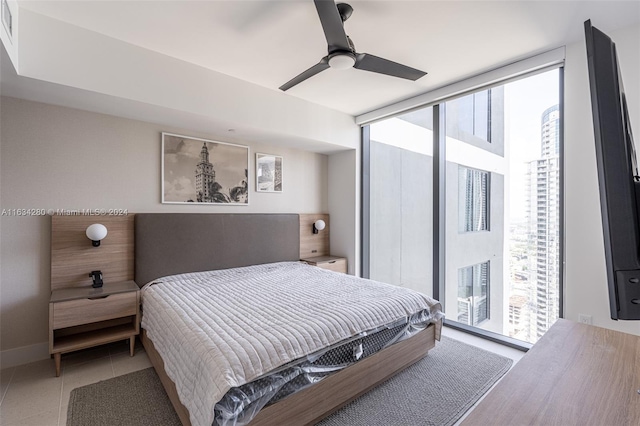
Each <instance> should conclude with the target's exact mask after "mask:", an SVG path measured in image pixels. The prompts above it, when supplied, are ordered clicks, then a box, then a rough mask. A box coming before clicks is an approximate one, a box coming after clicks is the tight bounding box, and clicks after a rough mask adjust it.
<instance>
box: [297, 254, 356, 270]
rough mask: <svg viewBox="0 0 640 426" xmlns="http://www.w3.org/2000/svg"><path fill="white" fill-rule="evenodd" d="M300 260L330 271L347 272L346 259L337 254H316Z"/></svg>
mask: <svg viewBox="0 0 640 426" xmlns="http://www.w3.org/2000/svg"><path fill="white" fill-rule="evenodd" d="M300 260H301V261H303V262H305V263H307V264H309V265H312V266H317V267H318V268H322V269H328V270H330V271H335V272H342V273H343V274H346V273H347V259H346V258H344V257H338V256H316V257H307V258H305V259H300Z"/></svg>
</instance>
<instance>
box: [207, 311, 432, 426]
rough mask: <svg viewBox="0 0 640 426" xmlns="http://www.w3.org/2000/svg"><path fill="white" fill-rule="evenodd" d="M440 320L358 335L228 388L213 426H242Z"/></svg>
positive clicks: (423, 316) (420, 316) (417, 318)
mask: <svg viewBox="0 0 640 426" xmlns="http://www.w3.org/2000/svg"><path fill="white" fill-rule="evenodd" d="M437 319H439V318H434V317H433V316H432V315H431V314H430V313H429V311H428V310H424V311H420V312H418V313H415V314H413V315H412V316H410V317H408V318H403V319H402V320H399V321H396V322H394V323H391V324H387V325H385V326H381V327H378V328H376V329H373V330H369V331H367V332H363V333H359V334H357V335H355V336H353V337H351V338H349V339H348V340H343V341H341V342H339V343H337V344H335V345H333V346H329V347H327V348H324V349H322V350H320V351H317V352H315V353H312V354H310V355H307V356H306V357H303V358H299V359H297V360H295V361H293V362H291V363H289V364H286V365H284V366H282V367H280V368H278V369H277V370H274V371H271V372H270V373H268V374H265V375H264V376H262V377H260V378H258V379H256V380H254V381H252V382H250V383H247V384H244V385H242V386H239V387H235V388H231V389H230V390H229V391H228V392H227V393H226V394H225V395H224V396H223V398H222V399H221V400H220V401H218V403H217V404H216V405H215V408H214V411H215V420H214V424H215V425H221V426H244V425H246V424H247V423H249V422H250V421H251V420H252V419H253V418H254V417H255V416H256V414H258V412H259V411H260V410H261V409H262V408H264V407H265V406H267V405H270V404H273V403H275V402H278V401H280V400H281V399H283V398H285V397H287V396H289V395H291V394H293V393H295V392H298V391H300V390H302V389H305V388H307V387H309V386H311V385H313V384H314V383H317V382H319V381H320V380H322V379H324V378H325V377H328V376H330V375H331V374H334V373H336V372H338V371H340V370H342V369H344V368H347V367H349V366H351V365H353V364H355V363H356V362H358V361H360V360H362V359H364V358H367V357H368V356H370V355H373V354H375V353H376V352H378V351H380V350H382V349H384V348H386V347H388V346H390V345H392V344H394V343H396V342H399V341H401V340H404V339H407V338H409V337H412V336H414V335H416V334H417V333H419V332H420V331H422V330H424V329H425V328H427V326H428V325H429V324H430V323H431V322H433V321H434V320H437Z"/></svg>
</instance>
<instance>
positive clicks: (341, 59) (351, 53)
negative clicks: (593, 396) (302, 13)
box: [280, 0, 427, 91]
mask: <svg viewBox="0 0 640 426" xmlns="http://www.w3.org/2000/svg"><path fill="white" fill-rule="evenodd" d="M313 2H314V3H315V5H316V10H317V11H318V16H319V17H320V23H321V24H322V29H323V30H324V35H325V37H326V39H327V44H328V50H329V54H328V55H327V56H325V57H324V58H322V59H321V60H320V62H318V63H317V64H315V65H314V66H312V67H311V68H309V69H308V70H306V71H304V72H302V73H301V74H299V75H298V76H296V77H294V78H293V79H291V80H289V81H288V82H286V83H285V84H283V85H282V86H280V90H283V91H284V90H289V89H291V88H292V87H293V86H295V85H297V84H300V83H302V82H303V81H305V80H306V79H308V78H310V77H313V76H314V75H316V74H318V73H319V72H321V71H324V70H326V69H327V68H329V67H331V68H335V69H348V68H351V67H354V68H357V69H360V70H364V71H371V72H376V73H379V74H386V75H390V76H393V77H400V78H405V79H407V80H412V81H416V80H417V79H419V78H420V77H422V76H424V75H425V74H427V73H426V72H424V71H420V70H417V69H415V68H411V67H408V66H406V65H402V64H399V63H397V62H393V61H390V60H388V59H384V58H380V57H378V56H374V55H370V54H368V53H357V52H356V48H355V46H354V44H353V42H352V41H351V39H350V38H349V36H348V35H347V34H346V33H345V31H344V21H346V20H347V19H349V17H350V16H351V13H353V8H352V7H351V6H350V5H348V4H346V3H338V4H336V3H334V0H313Z"/></svg>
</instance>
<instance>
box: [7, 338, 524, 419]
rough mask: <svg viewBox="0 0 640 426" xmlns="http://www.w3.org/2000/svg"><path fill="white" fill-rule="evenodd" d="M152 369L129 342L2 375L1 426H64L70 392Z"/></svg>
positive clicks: (482, 343) (497, 348)
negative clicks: (58, 366)
mask: <svg viewBox="0 0 640 426" xmlns="http://www.w3.org/2000/svg"><path fill="white" fill-rule="evenodd" d="M442 334H443V335H444V336H447V337H451V338H453V339H457V340H461V341H463V342H465V343H468V344H471V345H474V346H478V347H481V348H483V349H485V350H489V351H492V352H496V353H498V354H500V355H503V356H506V357H509V358H512V359H513V360H514V361H516V362H517V361H518V360H519V359H520V358H521V357H522V356H523V355H524V352H521V351H518V350H516V349H512V348H508V347H506V346H502V345H499V344H497V343H493V342H489V341H487V340H484V339H481V338H478V337H474V336H469V335H467V334H465V333H462V332H460V331H456V330H452V329H450V328H446V327H445V328H443V333H442ZM147 367H151V362H150V361H149V358H148V357H147V354H146V353H145V352H144V348H143V347H142V345H141V344H140V342H137V344H136V352H135V355H134V356H133V357H130V356H129V342H128V340H126V341H125V340H123V341H121V342H116V343H112V344H110V345H104V346H100V347H98V348H94V349H87V350H84V351H79V352H73V353H70V354H66V355H63V356H62V372H61V374H60V377H55V367H54V363H53V360H52V359H46V360H43V361H38V362H34V363H31V364H26V365H21V366H18V367H13V368H7V369H5V370H2V371H0V425H2V426H5V425H10V426H23V425H30V426H57V425H59V426H65V425H66V424H67V407H68V404H69V395H70V393H71V390H72V389H74V388H77V387H80V386H84V385H88V384H91V383H95V382H98V381H100V380H106V379H110V378H112V377H116V376H120V375H122V374H127V373H131V372H133V371H137V370H142V369H144V368H147Z"/></svg>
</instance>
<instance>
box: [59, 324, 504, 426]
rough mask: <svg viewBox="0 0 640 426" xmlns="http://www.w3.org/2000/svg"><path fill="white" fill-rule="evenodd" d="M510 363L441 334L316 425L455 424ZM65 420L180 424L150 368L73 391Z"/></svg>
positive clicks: (82, 424)
mask: <svg viewBox="0 0 640 426" xmlns="http://www.w3.org/2000/svg"><path fill="white" fill-rule="evenodd" d="M511 364H512V360H511V359H509V358H505V357H503V356H500V355H496V354H494V353H491V352H487V351H485V350H482V349H479V348H476V347H474V346H470V345H467V344H465V343H461V342H458V341H457V340H453V339H448V338H446V337H443V338H442V341H440V342H436V347H435V349H433V350H431V351H430V352H429V354H428V355H427V357H426V358H424V359H423V360H421V361H419V362H417V363H416V364H414V365H412V366H411V367H409V368H407V369H406V370H404V371H403V372H401V373H400V374H398V375H396V376H395V377H393V378H391V379H389V380H387V381H386V382H384V383H382V384H381V385H379V386H377V387H376V388H374V389H373V390H371V391H370V392H368V393H367V394H365V395H363V396H361V397H360V398H358V399H356V400H355V401H353V402H352V403H350V404H348V405H347V406H345V407H344V408H342V409H341V410H339V411H337V412H336V413H334V414H332V415H331V416H329V417H327V418H326V419H324V420H323V421H321V422H320V423H319V425H322V426H346V425H349V426H372V425H380V426H382V425H385V426H389V425H398V426H400V425H401V426H414V425H415V426H418V425H420V426H426V425H437V426H444V425H453V424H455V422H456V421H457V420H458V419H460V417H462V415H463V414H464V413H465V412H466V411H467V410H468V409H469V408H470V407H471V406H472V405H473V404H475V403H476V401H478V399H480V397H481V396H482V395H483V394H484V393H485V392H486V391H487V390H489V388H491V386H492V385H493V384H494V383H495V382H496V381H497V380H498V379H499V378H500V377H502V376H503V375H504V374H505V373H506V372H507V371H508V370H509V368H510V367H511ZM67 425H68V426H88V425H95V426H99V425H109V426H111V425H123V426H124V425H132V426H133V425H135V426H138V425H140V426H146V425H149V426H152V425H153V426H163V425H166V426H173V425H175V426H179V425H180V420H179V419H178V416H177V415H176V413H175V412H174V411H173V408H172V406H171V402H170V401H169V398H168V397H167V394H166V393H165V391H164V388H163V387H162V384H161V383H160V379H159V378H158V376H157V374H156V373H155V371H154V370H153V368H148V369H146V370H141V371H137V372H135V373H130V374H126V375H124V376H119V377H115V378H113V379H109V380H105V381H102V382H98V383H94V384H91V385H88V386H83V387H81V388H77V389H74V390H73V391H71V397H70V399H69V411H68V414H67Z"/></svg>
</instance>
